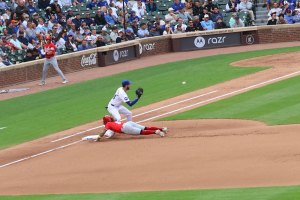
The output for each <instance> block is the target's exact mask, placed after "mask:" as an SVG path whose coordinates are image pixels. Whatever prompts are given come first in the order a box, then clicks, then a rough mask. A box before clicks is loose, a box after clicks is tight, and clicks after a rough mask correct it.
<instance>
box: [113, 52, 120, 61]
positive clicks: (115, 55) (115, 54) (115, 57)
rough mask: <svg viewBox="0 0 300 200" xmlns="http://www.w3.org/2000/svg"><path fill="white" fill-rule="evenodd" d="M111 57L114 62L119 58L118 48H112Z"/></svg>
mask: <svg viewBox="0 0 300 200" xmlns="http://www.w3.org/2000/svg"><path fill="white" fill-rule="evenodd" d="M113 57H114V60H115V61H116V62H117V61H118V60H119V51H118V50H114V53H113Z"/></svg>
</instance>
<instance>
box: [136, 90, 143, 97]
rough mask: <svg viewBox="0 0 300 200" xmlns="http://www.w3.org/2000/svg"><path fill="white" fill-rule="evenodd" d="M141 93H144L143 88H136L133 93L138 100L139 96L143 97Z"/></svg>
mask: <svg viewBox="0 0 300 200" xmlns="http://www.w3.org/2000/svg"><path fill="white" fill-rule="evenodd" d="M143 93H144V89H143V88H138V89H137V90H136V91H135V94H136V95H137V96H138V98H141V96H142V95H143Z"/></svg>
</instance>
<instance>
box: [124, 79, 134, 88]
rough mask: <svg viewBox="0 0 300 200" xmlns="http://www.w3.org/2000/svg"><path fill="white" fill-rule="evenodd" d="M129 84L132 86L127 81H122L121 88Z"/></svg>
mask: <svg viewBox="0 0 300 200" xmlns="http://www.w3.org/2000/svg"><path fill="white" fill-rule="evenodd" d="M131 84H132V82H131V81H129V80H123V81H122V86H123V87H125V86H126V85H131Z"/></svg>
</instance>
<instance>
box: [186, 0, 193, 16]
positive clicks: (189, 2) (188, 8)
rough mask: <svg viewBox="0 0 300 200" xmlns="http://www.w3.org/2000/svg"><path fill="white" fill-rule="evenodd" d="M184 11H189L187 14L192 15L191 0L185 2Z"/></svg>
mask: <svg viewBox="0 0 300 200" xmlns="http://www.w3.org/2000/svg"><path fill="white" fill-rule="evenodd" d="M185 12H187V13H189V15H191V16H193V1H191V0H189V1H188V2H186V4H185Z"/></svg>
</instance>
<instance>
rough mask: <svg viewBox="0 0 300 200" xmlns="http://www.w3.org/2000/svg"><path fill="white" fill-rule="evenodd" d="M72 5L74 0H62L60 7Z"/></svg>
mask: <svg viewBox="0 0 300 200" xmlns="http://www.w3.org/2000/svg"><path fill="white" fill-rule="evenodd" d="M69 6H72V0H60V7H62V8H63V7H69Z"/></svg>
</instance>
